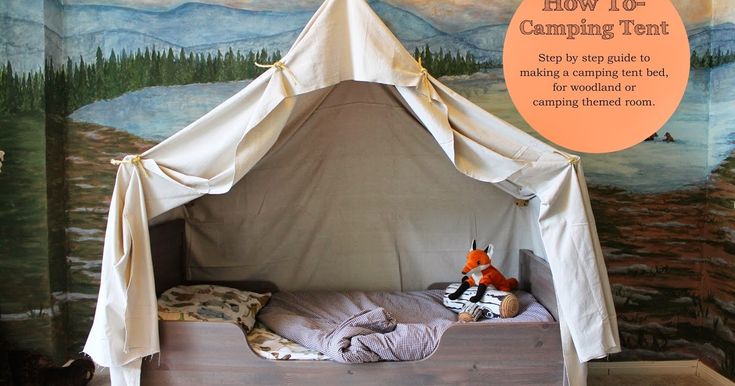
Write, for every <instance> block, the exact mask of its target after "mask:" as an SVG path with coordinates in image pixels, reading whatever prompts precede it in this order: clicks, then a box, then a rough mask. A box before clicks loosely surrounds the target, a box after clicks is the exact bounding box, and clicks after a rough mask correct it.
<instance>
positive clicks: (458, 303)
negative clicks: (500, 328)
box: [444, 283, 510, 319]
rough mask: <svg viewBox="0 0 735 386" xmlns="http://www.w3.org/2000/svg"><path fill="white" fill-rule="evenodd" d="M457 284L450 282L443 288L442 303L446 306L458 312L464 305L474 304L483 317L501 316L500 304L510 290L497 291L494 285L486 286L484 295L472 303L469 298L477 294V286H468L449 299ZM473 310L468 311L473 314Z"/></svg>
mask: <svg viewBox="0 0 735 386" xmlns="http://www.w3.org/2000/svg"><path fill="white" fill-rule="evenodd" d="M459 285H460V283H452V284H450V285H449V286H448V287H447V289H446V290H444V305H445V306H446V307H447V308H449V309H450V310H452V311H454V312H456V313H458V314H459V313H460V312H462V311H463V310H464V309H465V307H466V306H468V305H470V304H475V305H477V306H478V307H479V308H480V309H481V310H482V316H484V317H485V318H487V319H493V318H500V317H501V316H500V304H501V303H502V302H503V299H505V297H506V296H508V295H510V292H505V291H498V290H497V289H495V287H492V286H490V287H487V291H485V295H483V296H482V299H480V300H479V301H478V302H477V303H473V302H471V301H470V298H471V297H473V296H475V294H477V287H470V288H467V290H465V291H464V293H463V294H462V295H461V296H460V297H458V298H457V299H456V300H451V299H449V295H451V294H453V293H454V291H456V290H457V288H458V287H459ZM474 312H476V311H474ZM474 312H470V314H474ZM473 316H474V315H473Z"/></svg>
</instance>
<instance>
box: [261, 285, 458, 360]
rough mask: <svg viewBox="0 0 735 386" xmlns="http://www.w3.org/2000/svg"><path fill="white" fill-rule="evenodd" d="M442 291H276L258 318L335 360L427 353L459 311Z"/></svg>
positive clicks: (397, 357) (411, 357)
mask: <svg viewBox="0 0 735 386" xmlns="http://www.w3.org/2000/svg"><path fill="white" fill-rule="evenodd" d="M442 295H443V291H441V290H437V291H421V292H278V293H275V294H274V295H273V296H272V297H271V300H270V303H269V304H268V306H267V307H265V308H263V309H262V310H261V311H260V313H259V314H258V319H259V320H260V321H261V322H263V323H264V324H265V325H267V326H268V327H269V328H270V329H271V330H273V331H274V332H276V333H277V334H279V335H281V336H283V337H285V338H287V339H290V340H292V341H294V342H297V343H299V344H301V345H303V346H304V347H307V348H310V349H313V350H318V351H320V352H322V353H324V354H326V355H328V356H329V357H331V358H332V359H333V360H335V361H337V362H343V363H364V362H376V361H380V360H388V361H412V360H420V359H423V358H425V357H427V356H429V355H430V354H431V353H432V352H434V350H435V349H436V348H437V347H438V345H439V340H440V338H441V336H442V334H443V333H444V331H445V330H446V329H447V328H449V327H450V326H451V325H452V324H453V323H454V322H455V321H456V320H457V315H456V314H455V313H454V312H452V311H451V310H448V309H447V308H445V307H444V306H443V305H442V302H441V298H442Z"/></svg>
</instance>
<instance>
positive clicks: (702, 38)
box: [689, 23, 735, 54]
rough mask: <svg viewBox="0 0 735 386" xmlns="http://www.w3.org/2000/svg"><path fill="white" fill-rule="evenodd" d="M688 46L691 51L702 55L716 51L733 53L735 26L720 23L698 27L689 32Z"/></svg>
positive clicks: (734, 49)
mask: <svg viewBox="0 0 735 386" xmlns="http://www.w3.org/2000/svg"><path fill="white" fill-rule="evenodd" d="M689 45H690V47H691V50H692V51H696V52H698V53H700V54H701V53H704V52H706V51H707V50H708V49H709V50H711V51H712V52H714V51H717V50H718V49H719V50H721V51H722V52H728V51H733V52H735V24H733V23H722V24H719V25H716V26H706V27H699V28H694V29H691V30H689Z"/></svg>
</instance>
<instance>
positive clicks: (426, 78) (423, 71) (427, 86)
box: [419, 56, 431, 98]
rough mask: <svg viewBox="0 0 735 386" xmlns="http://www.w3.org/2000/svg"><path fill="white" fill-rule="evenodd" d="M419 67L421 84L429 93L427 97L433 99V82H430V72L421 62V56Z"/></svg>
mask: <svg viewBox="0 0 735 386" xmlns="http://www.w3.org/2000/svg"><path fill="white" fill-rule="evenodd" d="M419 67H420V68H421V71H420V73H421V83H422V84H423V86H424V89H425V90H426V92H427V95H426V97H427V98H431V82H430V81H429V71H428V70H427V69H426V68H425V67H424V65H423V64H422V62H421V57H420V56H419Z"/></svg>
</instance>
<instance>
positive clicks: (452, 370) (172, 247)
mask: <svg viewBox="0 0 735 386" xmlns="http://www.w3.org/2000/svg"><path fill="white" fill-rule="evenodd" d="M150 239H151V249H152V253H153V267H154V270H155V277H156V292H157V294H158V295H160V294H161V293H162V292H163V291H165V290H166V289H168V288H170V287H172V286H175V285H179V284H196V283H195V282H191V281H187V280H186V279H185V276H184V272H185V270H184V262H185V260H184V245H185V244H184V242H185V235H184V222H183V221H181V220H176V221H171V222H167V223H163V224H160V225H156V226H153V227H151V228H150ZM520 257H521V259H520V261H521V263H520V264H521V267H520V268H521V270H520V275H519V276H520V277H519V279H520V286H521V288H522V289H524V290H526V291H528V292H531V293H532V294H533V295H534V296H535V297H536V298H537V299H538V301H539V302H540V303H541V304H543V305H544V306H545V307H546V308H547V309H548V310H549V311H550V312H551V314H552V315H553V316H554V318H556V319H558V317H557V315H558V314H557V306H556V295H555V293H554V286H553V284H552V281H551V271H550V270H549V267H548V265H547V263H546V262H545V261H544V260H542V259H541V258H539V257H538V256H535V255H534V254H533V253H531V252H530V251H526V250H521V251H520ZM209 283H210V284H220V285H227V286H230V287H235V288H240V289H244V290H250V291H277V290H278V289H277V288H276V287H275V285H273V284H272V283H269V282H218V283H212V282H209ZM437 286H438V285H437ZM159 336H160V343H161V353H160V354H159V355H158V356H154V357H153V358H151V359H146V360H144V361H143V369H142V376H141V382H142V384H143V385H319V386H326V385H450V384H451V385H561V384H563V367H564V365H563V358H562V347H561V339H560V333H559V323H557V322H552V323H513V324H494V325H493V324H490V325H488V324H482V325H480V324H471V323H470V324H457V325H453V326H452V327H450V328H449V329H448V330H447V331H446V332H445V333H444V335H443V336H442V338H441V341H440V344H439V347H438V349H437V350H436V351H435V352H434V353H433V354H432V355H431V356H429V357H428V358H425V359H423V360H420V361H411V362H377V363H365V364H351V365H350V364H342V363H337V362H332V361H278V360H268V359H263V358H261V357H259V356H258V355H257V354H255V353H254V352H253V351H252V350H251V349H250V346H249V345H248V343H247V340H246V338H245V334H244V333H243V331H242V330H241V329H240V327H238V326H237V325H235V324H230V323H209V322H179V321H160V322H159Z"/></svg>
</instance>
